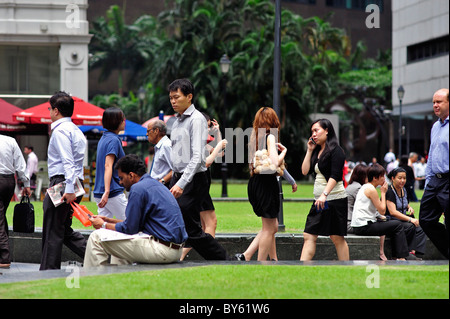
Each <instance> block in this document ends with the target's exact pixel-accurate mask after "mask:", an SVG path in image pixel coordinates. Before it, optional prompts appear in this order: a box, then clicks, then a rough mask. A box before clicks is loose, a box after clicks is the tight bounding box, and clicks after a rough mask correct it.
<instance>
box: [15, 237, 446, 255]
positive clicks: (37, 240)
mask: <svg viewBox="0 0 450 319" xmlns="http://www.w3.org/2000/svg"><path fill="white" fill-rule="evenodd" d="M80 232H81V233H82V234H83V235H84V236H85V237H86V238H88V237H89V235H90V233H91V232H92V230H80ZM255 235H256V234H217V235H216V238H217V240H218V241H219V243H220V244H221V245H222V246H223V247H224V248H225V249H226V250H227V252H228V253H229V254H230V255H231V256H234V254H236V253H242V252H244V251H245V250H246V249H247V247H248V246H249V245H250V243H251V241H252V240H253V238H254V237H255ZM346 240H347V244H348V246H349V250H350V259H351V260H379V251H380V239H379V237H376V236H356V235H348V236H346ZM276 241H277V254H278V259H279V260H299V259H300V254H301V251H302V247H303V235H302V234H299V233H296V234H292V233H277V234H276ZM9 242H10V249H11V261H12V262H23V263H40V258H41V249H42V248H41V246H42V229H41V228H36V229H35V232H34V233H32V234H27V233H16V232H13V231H12V230H11V229H10V232H9ZM390 242H391V241H390V240H389V239H388V238H386V241H385V254H386V256H387V257H388V258H389V257H390V256H391V244H390ZM256 257H257V256H256V254H255V255H254V256H253V260H256ZM202 259H203V258H202V257H201V256H200V255H199V254H198V253H197V252H195V251H194V250H191V251H190V252H189V254H188V256H187V257H186V259H185V260H186V261H192V260H202ZM424 259H425V260H443V259H445V258H444V256H442V255H441V253H440V252H439V251H438V250H437V249H436V247H435V246H434V245H433V244H432V243H431V241H430V240H429V239H428V240H427V253H426V255H425V256H424ZM314 260H337V255H336V250H335V248H334V244H333V242H332V241H331V239H330V238H329V237H323V236H319V238H318V239H317V249H316V255H315V256H314ZM62 261H63V262H64V261H79V262H82V260H80V258H79V257H78V256H77V255H76V254H74V253H73V252H72V251H71V250H70V249H68V248H67V247H66V246H63V256H62Z"/></svg>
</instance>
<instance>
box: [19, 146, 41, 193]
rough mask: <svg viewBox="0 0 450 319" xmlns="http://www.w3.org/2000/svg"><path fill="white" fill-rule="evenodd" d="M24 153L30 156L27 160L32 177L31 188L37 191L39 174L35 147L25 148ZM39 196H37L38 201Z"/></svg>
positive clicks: (29, 174)
mask: <svg viewBox="0 0 450 319" xmlns="http://www.w3.org/2000/svg"><path fill="white" fill-rule="evenodd" d="M23 152H24V153H25V154H26V155H27V156H28V158H27V172H28V176H30V187H31V189H32V191H33V190H35V189H36V177H37V176H36V173H37V172H38V163H39V160H38V157H37V155H36V153H35V152H34V149H33V146H25V147H24V148H23ZM37 196H38V194H36V199H38V198H37Z"/></svg>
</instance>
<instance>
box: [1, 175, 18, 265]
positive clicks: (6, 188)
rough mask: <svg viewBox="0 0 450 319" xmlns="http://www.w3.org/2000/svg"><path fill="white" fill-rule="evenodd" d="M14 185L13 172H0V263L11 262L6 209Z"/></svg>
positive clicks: (12, 193)
mask: <svg viewBox="0 0 450 319" xmlns="http://www.w3.org/2000/svg"><path fill="white" fill-rule="evenodd" d="M15 187H16V181H15V179H14V174H11V175H1V174H0V264H9V263H11V257H10V254H9V235H8V221H7V220H6V211H7V210H8V206H9V203H10V202H11V198H12V197H13V195H14V188H15Z"/></svg>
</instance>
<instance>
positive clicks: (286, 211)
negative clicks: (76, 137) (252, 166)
mask: <svg viewBox="0 0 450 319" xmlns="http://www.w3.org/2000/svg"><path fill="white" fill-rule="evenodd" d="M312 192H313V185H312V184H299V185H298V190H297V192H296V193H292V188H291V186H290V185H286V184H283V196H284V198H311V197H312ZM210 193H211V196H212V197H213V198H214V197H220V196H221V193H222V185H221V184H219V183H213V184H212V185H211V191H210ZM422 194H423V191H417V195H418V197H419V198H421V197H422ZM228 197H230V198H233V197H234V198H247V184H246V183H240V184H238V183H236V184H229V185H228ZM16 204H17V202H11V204H10V205H9V208H8V211H7V214H6V216H7V219H8V224H9V225H10V226H12V219H13V211H14V206H15V205H16ZM82 204H83V205H86V206H87V207H88V209H89V210H90V211H91V212H93V213H94V214H96V211H97V205H96V204H95V202H82ZM311 204H312V202H288V201H287V202H284V204H283V216H284V224H285V227H286V232H288V233H302V232H303V229H304V228H305V222H306V216H307V215H308V212H309V209H310V207H311ZM33 205H34V209H35V224H36V227H42V220H43V209H42V202H33ZM214 206H215V208H216V215H217V231H216V232H217V233H257V232H258V231H259V230H261V218H258V217H257V216H256V215H255V214H254V213H253V209H252V206H251V205H250V203H249V202H248V201H244V202H219V201H216V202H215V203H214ZM411 206H413V208H414V209H415V211H416V212H418V211H419V206H420V203H411ZM73 228H74V229H86V227H84V226H83V225H82V224H81V223H80V222H79V221H78V220H77V219H76V218H74V219H73ZM88 229H91V228H88Z"/></svg>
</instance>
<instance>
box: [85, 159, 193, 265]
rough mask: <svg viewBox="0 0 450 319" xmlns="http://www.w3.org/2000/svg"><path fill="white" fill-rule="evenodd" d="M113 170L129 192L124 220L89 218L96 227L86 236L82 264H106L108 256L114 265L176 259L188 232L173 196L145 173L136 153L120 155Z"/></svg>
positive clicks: (100, 217)
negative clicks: (86, 241)
mask: <svg viewBox="0 0 450 319" xmlns="http://www.w3.org/2000/svg"><path fill="white" fill-rule="evenodd" d="M115 169H117V170H118V174H119V178H120V184H121V185H123V186H124V187H125V189H126V190H127V191H129V196H128V205H127V209H126V212H125V215H126V219H125V221H121V220H117V219H113V218H107V217H104V216H93V217H91V218H90V220H91V222H92V224H93V226H94V228H95V229H97V230H96V231H94V232H93V233H92V234H91V235H90V237H89V240H88V244H87V247H86V254H85V258H84V267H86V268H89V267H95V266H105V265H108V264H109V256H111V264H118V265H123V264H131V263H135V262H137V263H173V262H178V261H179V260H180V257H181V253H182V248H183V246H184V242H185V241H186V240H187V238H188V235H187V232H186V229H185V224H184V221H183V216H182V215H181V210H180V208H179V206H178V203H177V201H176V200H175V198H174V197H173V195H172V194H171V193H170V191H169V190H168V189H167V187H165V186H164V185H163V184H161V183H160V182H159V181H157V180H155V179H153V178H151V177H150V175H148V174H146V166H145V164H144V162H143V161H142V160H141V159H139V158H138V157H137V156H136V155H126V156H124V157H122V158H121V159H119V161H118V162H117V163H116V165H115ZM128 235H129V236H128ZM118 239H120V240H118Z"/></svg>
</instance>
